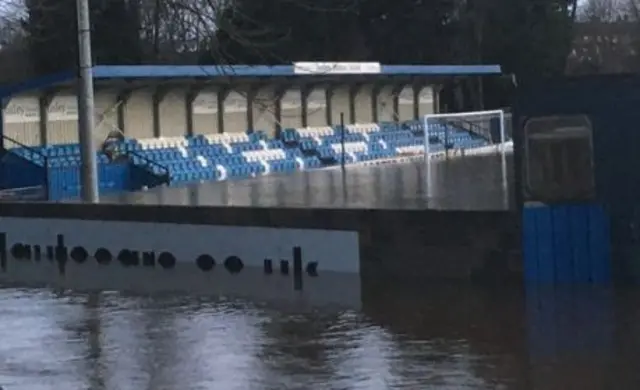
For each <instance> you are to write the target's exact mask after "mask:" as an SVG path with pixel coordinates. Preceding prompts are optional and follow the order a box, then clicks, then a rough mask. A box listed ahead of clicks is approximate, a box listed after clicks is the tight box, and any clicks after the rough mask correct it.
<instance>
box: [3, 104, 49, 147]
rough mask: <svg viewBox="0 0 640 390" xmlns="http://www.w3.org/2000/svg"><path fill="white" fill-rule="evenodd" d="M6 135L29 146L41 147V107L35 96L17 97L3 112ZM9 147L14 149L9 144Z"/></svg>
mask: <svg viewBox="0 0 640 390" xmlns="http://www.w3.org/2000/svg"><path fill="white" fill-rule="evenodd" d="M3 114H4V134H5V135H6V136H7V137H9V138H11V139H14V140H16V141H18V142H20V143H22V144H25V145H27V146H39V145H40V144H41V142H42V139H41V137H40V106H39V102H38V98H37V97H35V96H16V97H14V98H12V99H11V100H10V101H9V103H8V104H7V107H6V108H5V109H4V111H3ZM6 146H7V147H13V146H15V145H11V144H10V143H8V144H7V145H6Z"/></svg>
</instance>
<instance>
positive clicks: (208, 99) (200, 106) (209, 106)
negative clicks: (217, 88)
mask: <svg viewBox="0 0 640 390" xmlns="http://www.w3.org/2000/svg"><path fill="white" fill-rule="evenodd" d="M217 112H218V94H217V93H216V92H212V91H204V92H200V94H198V96H197V97H196V98H195V99H194V101H193V113H194V114H205V115H206V114H216V113H217Z"/></svg>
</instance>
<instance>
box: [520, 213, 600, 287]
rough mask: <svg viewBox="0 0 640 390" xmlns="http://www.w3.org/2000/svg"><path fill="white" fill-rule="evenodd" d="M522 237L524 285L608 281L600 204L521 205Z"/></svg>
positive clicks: (598, 282)
mask: <svg viewBox="0 0 640 390" xmlns="http://www.w3.org/2000/svg"><path fill="white" fill-rule="evenodd" d="M522 234H523V237H522V242H523V258H524V270H525V280H526V281H527V282H528V283H541V284H554V283H558V284H568V283H595V284H607V283H609V282H610V281H611V253H610V252H611V250H610V229H609V221H608V217H607V213H606V211H605V210H604V209H603V208H602V207H601V206H600V205H596V204H586V205H551V206H546V205H535V206H529V207H527V206H525V208H524V209H523V228H522Z"/></svg>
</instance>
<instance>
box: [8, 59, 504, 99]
mask: <svg viewBox="0 0 640 390" xmlns="http://www.w3.org/2000/svg"><path fill="white" fill-rule="evenodd" d="M501 71H502V70H501V67H500V65H381V66H380V72H379V73H375V74H373V73H372V74H366V76H368V77H372V76H386V77H389V76H414V77H415V76H425V77H429V76H431V77H438V76H440V77H441V76H485V75H499V74H501ZM358 74H359V73H353V74H349V73H342V74H335V75H329V74H317V75H316V74H300V73H299V72H296V69H295V67H294V65H278V66H266V65H225V66H216V65H214V66H199V65H132V66H124V65H115V66H105V65H98V66H94V67H93V76H94V79H96V80H149V81H151V80H153V79H162V80H167V79H194V80H210V79H214V78H217V77H218V78H222V77H225V78H228V77H244V78H247V77H300V76H305V77H316V76H322V75H324V76H345V75H347V76H349V75H352V76H355V75H358ZM76 77H77V74H76V72H75V71H68V72H61V73H56V74H52V75H47V76H42V77H37V78H34V79H30V80H26V81H23V82H20V83H16V84H12V85H9V86H4V87H1V88H0V97H9V96H12V95H15V94H18V93H22V92H26V91H30V90H35V89H43V88H48V87H54V86H56V85H61V84H68V83H69V82H71V81H73V80H75V79H76Z"/></svg>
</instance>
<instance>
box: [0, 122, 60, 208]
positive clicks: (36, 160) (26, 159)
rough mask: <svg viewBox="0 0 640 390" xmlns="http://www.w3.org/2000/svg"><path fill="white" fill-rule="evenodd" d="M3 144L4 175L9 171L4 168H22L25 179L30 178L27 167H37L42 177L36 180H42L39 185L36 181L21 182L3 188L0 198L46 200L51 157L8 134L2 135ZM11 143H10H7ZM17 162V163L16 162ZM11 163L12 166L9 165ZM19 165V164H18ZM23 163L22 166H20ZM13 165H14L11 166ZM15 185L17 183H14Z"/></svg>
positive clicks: (2, 161)
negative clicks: (17, 185) (16, 185)
mask: <svg viewBox="0 0 640 390" xmlns="http://www.w3.org/2000/svg"><path fill="white" fill-rule="evenodd" d="M1 138H2V145H1V148H0V150H1V153H2V157H1V164H3V165H4V167H3V175H5V174H6V172H7V171H4V169H9V168H12V169H16V170H20V172H22V173H23V174H24V175H25V176H24V178H23V179H24V180H27V181H28V179H29V176H28V175H29V174H28V169H25V168H27V167H28V168H36V169H41V174H42V177H41V178H39V180H38V179H37V178H36V180H35V181H40V182H41V183H40V184H38V185H33V184H34V183H21V184H20V185H19V187H16V188H3V189H2V190H1V191H0V199H3V200H7V199H13V200H17V199H25V200H35V199H38V200H46V199H48V198H49V158H48V157H47V155H46V154H44V153H42V152H41V151H39V150H37V149H36V148H34V147H32V146H27V145H25V144H23V143H22V142H20V141H17V140H15V139H13V138H11V137H8V136H6V135H4V134H3V135H2V136H1ZM7 143H9V145H7ZM16 163H17V164H16ZM7 165H10V166H7ZM16 165H18V166H16ZM19 165H22V166H19ZM11 166H13V167H11ZM5 179H6V177H3V178H2V181H5ZM8 184H9V183H6V182H5V183H3V186H6V185H8ZM13 184H14V185H15V184H17V183H13Z"/></svg>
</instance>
